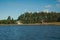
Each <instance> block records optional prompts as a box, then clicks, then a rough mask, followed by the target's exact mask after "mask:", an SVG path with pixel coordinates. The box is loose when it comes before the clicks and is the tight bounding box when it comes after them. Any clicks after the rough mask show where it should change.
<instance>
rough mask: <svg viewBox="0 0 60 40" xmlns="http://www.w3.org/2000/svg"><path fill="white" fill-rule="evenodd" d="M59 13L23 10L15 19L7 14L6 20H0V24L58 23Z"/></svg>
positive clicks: (59, 20) (59, 19)
mask: <svg viewBox="0 0 60 40" xmlns="http://www.w3.org/2000/svg"><path fill="white" fill-rule="evenodd" d="M59 22H60V13H57V12H34V13H32V12H25V13H24V14H21V15H20V16H18V18H17V19H16V20H14V18H11V16H8V17H7V19H6V20H0V24H56V25H60V23H59Z"/></svg>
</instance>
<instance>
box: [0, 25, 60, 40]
mask: <svg viewBox="0 0 60 40" xmlns="http://www.w3.org/2000/svg"><path fill="white" fill-rule="evenodd" d="M0 40H60V26H55V25H20V26H9V25H7V26H0Z"/></svg>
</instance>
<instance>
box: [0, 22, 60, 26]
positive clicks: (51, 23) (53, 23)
mask: <svg viewBox="0 0 60 40" xmlns="http://www.w3.org/2000/svg"><path fill="white" fill-rule="evenodd" d="M8 25H12V26H15V25H16V26H19V25H59V26H60V22H49V23H43V24H41V23H36V24H0V26H8Z"/></svg>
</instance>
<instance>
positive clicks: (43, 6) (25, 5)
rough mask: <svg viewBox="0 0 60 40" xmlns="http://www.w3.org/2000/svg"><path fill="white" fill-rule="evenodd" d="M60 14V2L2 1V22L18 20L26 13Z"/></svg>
mask: <svg viewBox="0 0 60 40" xmlns="http://www.w3.org/2000/svg"><path fill="white" fill-rule="evenodd" d="M41 11H49V12H51V11H54V12H60V0H0V20H2V19H7V17H8V16H11V17H12V18H14V19H17V18H18V16H19V15H21V14H23V13H24V12H41Z"/></svg>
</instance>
